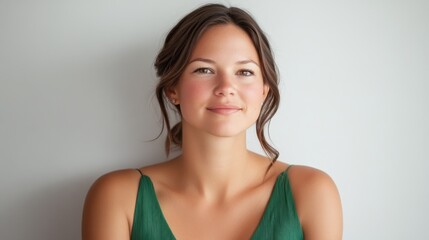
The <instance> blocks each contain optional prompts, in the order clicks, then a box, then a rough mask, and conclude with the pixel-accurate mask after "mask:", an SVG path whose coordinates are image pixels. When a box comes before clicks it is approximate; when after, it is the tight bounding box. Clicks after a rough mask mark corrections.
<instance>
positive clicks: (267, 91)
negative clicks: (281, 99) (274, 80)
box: [262, 84, 270, 101]
mask: <svg viewBox="0 0 429 240" xmlns="http://www.w3.org/2000/svg"><path fill="white" fill-rule="evenodd" d="M269 92H270V86H268V84H264V88H263V92H262V95H263V96H264V101H265V99H266V98H267V96H268V93H269Z"/></svg>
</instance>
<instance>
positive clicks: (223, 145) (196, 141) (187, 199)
mask: <svg viewBox="0 0 429 240" xmlns="http://www.w3.org/2000/svg"><path fill="white" fill-rule="evenodd" d="M259 66H260V63H259V62H258V55H257V52H256V50H255V48H254V46H253V44H252V42H251V40H250V39H249V37H248V36H247V35H246V33H245V32H244V31H242V30H241V29H240V28H238V27H237V26H235V25H232V24H226V25H217V26H213V27H210V28H209V29H208V30H207V31H206V32H205V33H204V34H203V35H202V37H201V38H200V39H199V41H198V43H197V45H196V47H195V49H194V50H193V52H192V55H191V58H190V61H189V64H188V65H187V67H186V69H185V71H184V73H183V74H182V76H181V78H180V80H179V83H178V84H177V86H175V87H174V88H172V89H168V90H167V92H166V94H167V96H168V97H169V98H170V99H174V100H175V101H174V102H175V104H180V108H181V111H182V112H181V113H182V122H183V145H182V150H183V153H182V154H181V155H180V156H178V157H177V158H175V159H172V160H169V161H166V162H163V163H160V164H157V165H152V166H148V167H144V168H142V169H141V170H142V171H143V172H144V174H146V175H148V176H149V177H150V178H151V180H152V182H153V184H154V187H155V190H156V195H157V198H158V201H159V203H160V205H161V208H162V211H163V213H164V216H165V218H166V220H167V222H168V224H169V226H170V228H171V230H172V232H173V233H174V235H175V236H176V238H177V239H249V238H250V237H251V235H252V234H253V232H254V230H255V229H256V227H257V225H258V223H259V221H260V219H261V217H262V214H263V211H264V209H265V207H266V205H267V203H268V200H269V196H270V193H271V191H272V189H273V186H274V183H275V180H276V178H277V176H278V175H279V174H280V173H281V172H282V171H284V170H285V169H286V168H287V164H284V163H281V162H276V163H275V164H274V165H273V166H272V167H271V168H270V170H269V171H268V172H266V169H267V167H268V166H269V164H270V160H269V159H268V158H266V157H265V156H261V155H258V154H256V153H253V152H251V151H249V150H247V147H246V130H247V129H248V128H249V127H250V126H251V125H252V124H254V122H255V121H256V119H257V117H258V115H259V112H260V108H261V104H262V102H263V101H264V99H265V97H266V94H267V92H268V91H269V88H268V87H267V86H266V85H264V83H263V79H262V76H261V69H260V68H259ZM289 178H290V183H291V187H292V190H293V196H294V200H295V203H296V208H297V212H298V216H299V219H300V221H301V225H302V227H303V230H304V236H305V239H306V240H315V239H317V240H325V239H326V240H338V239H341V236H342V212H341V202H340V198H339V194H338V191H337V189H336V187H335V184H334V183H333V181H332V180H331V178H330V177H329V176H328V175H326V174H325V173H323V172H321V171H319V170H316V169H313V168H309V167H304V166H294V167H293V168H291V169H290V171H289ZM139 179H140V174H139V173H138V172H137V171H135V170H121V171H116V172H112V173H109V174H106V175H104V176H102V177H101V178H99V179H98V180H97V181H96V182H95V183H94V184H93V186H92V187H91V189H90V190H89V192H88V195H87V198H86V202H85V207H84V213H83V225H82V229H83V239H84V240H98V239H100V240H101V239H103V240H109V239H115V240H118V239H119V240H120V239H124V240H125V239H130V233H131V228H132V224H133V214H134V207H135V199H136V195H137V187H138V182H139ZM250 210H251V211H250ZM213 226H216V227H213Z"/></svg>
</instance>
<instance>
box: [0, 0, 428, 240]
mask: <svg viewBox="0 0 429 240" xmlns="http://www.w3.org/2000/svg"><path fill="white" fill-rule="evenodd" d="M203 2H204V1H196V0H195V1H190V0H187V1H159V0H145V1H131V0H121V1H91V0H80V1H58V0H56V1H53V0H52V1H48V0H40V1H1V2H0V30H1V31H0V35H1V37H0V80H1V85H0V104H1V105H0V171H1V174H0V194H1V197H0V239H5V240H9V239H43V240H58V239H64V240H67V239H70V240H71V239H73V240H74V239H80V221H81V211H82V205H83V201H84V197H85V194H86V192H87V190H88V188H89V187H90V185H91V184H92V182H93V181H94V180H95V179H96V178H98V177H99V176H100V175H102V174H104V173H106V172H109V171H112V170H115V169H121V168H135V167H141V166H143V165H148V164H151V163H155V162H160V161H163V160H164V159H165V155H164V153H163V141H164V140H163V139H159V140H156V141H153V142H150V141H148V140H150V139H152V138H154V137H156V135H157V134H158V133H159V131H160V124H159V118H160V115H159V112H158V111H157V107H156V104H155V99H154V96H153V93H154V91H153V89H154V86H155V84H156V81H157V80H156V77H155V74H154V70H153V67H152V65H153V61H154V58H155V56H156V53H157V51H158V50H159V48H160V47H161V43H162V41H163V38H164V37H165V35H166V33H167V32H168V30H169V29H170V28H171V27H172V26H173V25H174V24H175V23H176V22H177V21H178V20H179V19H180V18H181V17H183V16H184V14H186V13H187V12H189V11H190V10H192V9H194V8H196V7H198V6H200V5H201V4H202V3H203ZM222 3H226V4H228V5H229V4H231V5H235V6H239V7H242V8H244V9H247V10H249V11H250V12H251V13H252V15H253V16H254V17H255V18H256V19H257V21H258V22H259V23H260V25H261V26H262V28H263V29H264V30H265V32H266V33H267V35H268V36H269V39H270V41H271V43H272V46H273V49H274V52H275V57H276V60H277V64H278V67H279V69H280V74H281V81H282V82H281V84H280V87H281V93H282V102H281V107H280V109H279V112H278V114H277V115H276V116H275V118H274V119H273V121H272V124H271V138H272V141H273V143H274V145H275V146H276V147H277V148H278V149H279V150H280V152H281V157H280V159H281V161H284V162H288V163H292V164H303V165H310V166H313V167H317V168H320V169H322V170H324V171H326V172H327V173H329V174H330V175H331V176H332V178H333V179H334V180H335V182H336V183H337V185H338V188H339V191H340V194H341V198H342V202H343V208H344V239H347V240H349V239H350V240H353V239H356V240H357V239H429V232H428V231H427V224H428V222H427V217H428V215H429V206H428V202H429V187H428V184H427V183H428V180H427V174H426V172H427V171H428V168H429V164H428V160H429V159H428V157H429V124H428V122H429V98H428V90H429V14H428V12H429V4H428V2H427V1H425V0H422V1H417V0H391V1H387V0H385V1H383V0H371V1H370V0H364V1H362V0H350V1H340V0H337V1H335V0H327V1H316V0H308V1H287V0H286V1H259V0H253V1H245V0H241V1H239V0H237V1H223V2H222ZM249 148H251V149H253V150H255V151H260V148H259V144H258V142H257V141H256V138H255V135H254V134H253V131H250V132H249Z"/></svg>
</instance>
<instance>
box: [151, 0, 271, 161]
mask: <svg viewBox="0 0 429 240" xmlns="http://www.w3.org/2000/svg"><path fill="white" fill-rule="evenodd" d="M219 24H234V25H236V26H238V27H240V28H241V29H242V30H244V31H245V32H246V33H247V34H248V36H249V37H250V39H251V40H252V43H253V45H254V46H255V48H256V51H257V53H258V56H259V62H260V63H261V66H260V67H261V72H262V77H263V81H264V84H266V85H268V86H269V89H270V90H269V91H268V94H267V97H266V98H265V101H264V103H263V104H262V107H261V112H260V114H259V116H258V119H257V120H256V124H255V125H256V135H257V137H258V139H259V142H260V144H261V146H262V148H263V150H264V151H265V153H266V154H267V156H268V157H269V158H270V159H271V161H272V163H274V162H275V161H276V160H277V158H278V156H279V152H278V151H277V150H276V149H275V148H274V147H273V146H271V145H270V144H269V143H268V142H267V140H266V131H265V126H266V124H267V123H268V125H269V121H270V120H271V118H272V117H273V116H274V114H275V113H276V111H277V109H278V107H279V104H280V93H279V89H278V81H279V80H278V72H277V67H276V64H275V61H274V57H273V54H272V51H271V47H270V44H269V42H268V39H267V37H266V36H265V34H264V32H263V31H262V29H261V28H260V27H259V25H258V24H257V23H256V21H255V20H254V19H253V18H252V16H251V15H250V14H249V13H247V12H246V11H244V10H242V9H240V8H237V7H226V6H224V5H221V4H207V5H204V6H201V7H199V8H197V9H195V10H194V11H192V12H191V13H189V14H188V15H186V16H185V17H184V18H182V19H181V20H180V21H179V22H178V23H177V24H176V25H175V26H174V27H173V28H172V29H171V31H170V32H169V33H168V35H167V37H166V39H165V42H164V45H163V47H162V48H161V50H160V52H159V54H158V56H157V57H156V60H155V64H154V66H155V70H156V74H157V76H158V78H159V82H158V84H157V86H156V98H157V100H158V103H159V106H160V108H161V114H162V118H163V121H162V130H161V132H162V131H164V130H166V131H167V137H166V141H165V150H166V152H167V155H168V154H169V153H170V151H171V148H172V147H173V146H177V147H181V146H182V122H181V121H180V119H179V122H178V123H176V124H175V125H174V126H173V127H171V122H170V118H169V114H168V111H167V106H169V107H172V106H173V105H168V104H170V103H169V101H168V96H167V94H166V92H167V91H168V90H169V89H172V88H173V87H175V86H176V85H177V83H178V81H179V79H180V76H181V75H182V73H183V72H184V70H185V67H186V66H187V64H188V62H189V58H190V56H191V53H192V51H193V49H194V48H195V45H196V44H197V41H198V40H199V38H200V37H201V35H202V34H203V33H204V32H205V30H207V29H208V28H209V27H211V26H214V25H219ZM173 109H174V110H175V111H177V113H178V114H179V116H181V113H180V105H174V108H173Z"/></svg>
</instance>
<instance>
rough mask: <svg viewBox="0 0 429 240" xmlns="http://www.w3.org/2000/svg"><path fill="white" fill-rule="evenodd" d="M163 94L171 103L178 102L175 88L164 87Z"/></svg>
mask: <svg viewBox="0 0 429 240" xmlns="http://www.w3.org/2000/svg"><path fill="white" fill-rule="evenodd" d="M165 96H166V97H167V99H168V100H169V101H170V102H171V103H172V104H173V105H177V104H179V94H178V92H177V90H176V88H169V89H166V90H165Z"/></svg>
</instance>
